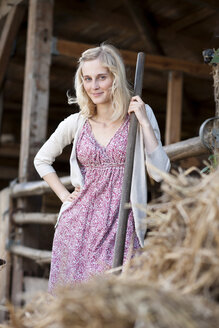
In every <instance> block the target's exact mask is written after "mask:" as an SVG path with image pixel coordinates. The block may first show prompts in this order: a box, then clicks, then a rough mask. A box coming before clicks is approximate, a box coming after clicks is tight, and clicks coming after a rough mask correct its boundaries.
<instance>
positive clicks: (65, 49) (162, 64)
mask: <svg viewBox="0 0 219 328" xmlns="http://www.w3.org/2000/svg"><path fill="white" fill-rule="evenodd" d="M91 47H94V45H92V44H87V43H80V42H73V41H67V40H61V39H53V52H54V53H57V54H60V55H64V56H68V57H71V58H72V57H75V58H77V59H78V58H79V57H80V55H81V53H82V52H83V51H85V50H86V49H88V48H91ZM120 52H121V54H122V56H123V59H124V61H125V63H126V65H130V66H135V61H136V55H137V54H136V52H134V51H129V50H120ZM145 68H152V69H156V70H161V71H171V70H172V71H180V72H183V73H186V74H189V75H194V76H197V77H200V78H208V79H210V78H211V76H210V73H211V70H210V68H209V66H208V65H205V64H199V63H195V62H190V61H187V60H183V59H175V58H170V57H166V56H158V55H151V54H150V55H149V54H148V55H147V61H146V62H145Z"/></svg>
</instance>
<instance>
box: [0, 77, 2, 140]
mask: <svg viewBox="0 0 219 328" xmlns="http://www.w3.org/2000/svg"><path fill="white" fill-rule="evenodd" d="M0 78H1V77H0ZM2 117H3V90H1V88H0V136H2Z"/></svg>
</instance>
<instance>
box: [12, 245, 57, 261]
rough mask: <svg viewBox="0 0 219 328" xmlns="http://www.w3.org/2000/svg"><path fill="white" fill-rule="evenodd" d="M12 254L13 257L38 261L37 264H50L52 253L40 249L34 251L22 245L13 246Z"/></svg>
mask: <svg viewBox="0 0 219 328" xmlns="http://www.w3.org/2000/svg"><path fill="white" fill-rule="evenodd" d="M10 252H11V253H12V254H13V255H17V256H20V257H25V258H28V259H30V260H33V261H36V262H37V263H50V262H51V253H52V252H50V251H43V250H40V249H34V248H31V247H26V246H22V245H12V246H11V247H10Z"/></svg>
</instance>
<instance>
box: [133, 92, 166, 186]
mask: <svg viewBox="0 0 219 328" xmlns="http://www.w3.org/2000/svg"><path fill="white" fill-rule="evenodd" d="M146 107H147V106H146ZM131 112H135V115H136V117H137V119H138V121H139V124H140V125H141V127H142V129H141V131H142V134H143V143H144V149H145V159H146V166H147V171H148V173H149V175H150V176H151V177H152V178H153V179H154V180H155V181H157V182H159V181H160V180H161V179H162V177H161V176H160V175H159V174H158V173H157V172H156V171H154V170H153V168H152V166H155V167H156V168H158V169H159V170H160V171H164V172H168V171H169V170H170V160H169V158H168V156H167V154H166V153H165V151H164V149H163V147H162V143H161V140H160V130H159V127H158V124H157V120H156V118H155V116H154V114H153V111H152V109H151V108H150V107H149V106H148V108H147V110H146V108H145V104H144V102H143V101H142V99H141V98H140V97H139V96H136V97H133V98H132V100H131V103H130V106H129V113H131ZM150 164H152V166H151V165H150Z"/></svg>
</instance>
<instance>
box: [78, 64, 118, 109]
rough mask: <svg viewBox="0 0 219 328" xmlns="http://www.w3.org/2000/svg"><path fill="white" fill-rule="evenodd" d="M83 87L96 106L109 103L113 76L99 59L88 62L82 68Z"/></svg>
mask: <svg viewBox="0 0 219 328" xmlns="http://www.w3.org/2000/svg"><path fill="white" fill-rule="evenodd" d="M82 79H83V86H84V89H85V91H86V92H87V95H88V97H89V98H90V99H91V100H92V102H93V103H94V104H96V105H100V104H110V103H111V90H112V84H113V75H112V73H110V72H109V70H108V68H106V67H104V66H103V65H102V63H101V62H100V60H99V59H94V60H89V61H86V62H84V63H83V66H82Z"/></svg>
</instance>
